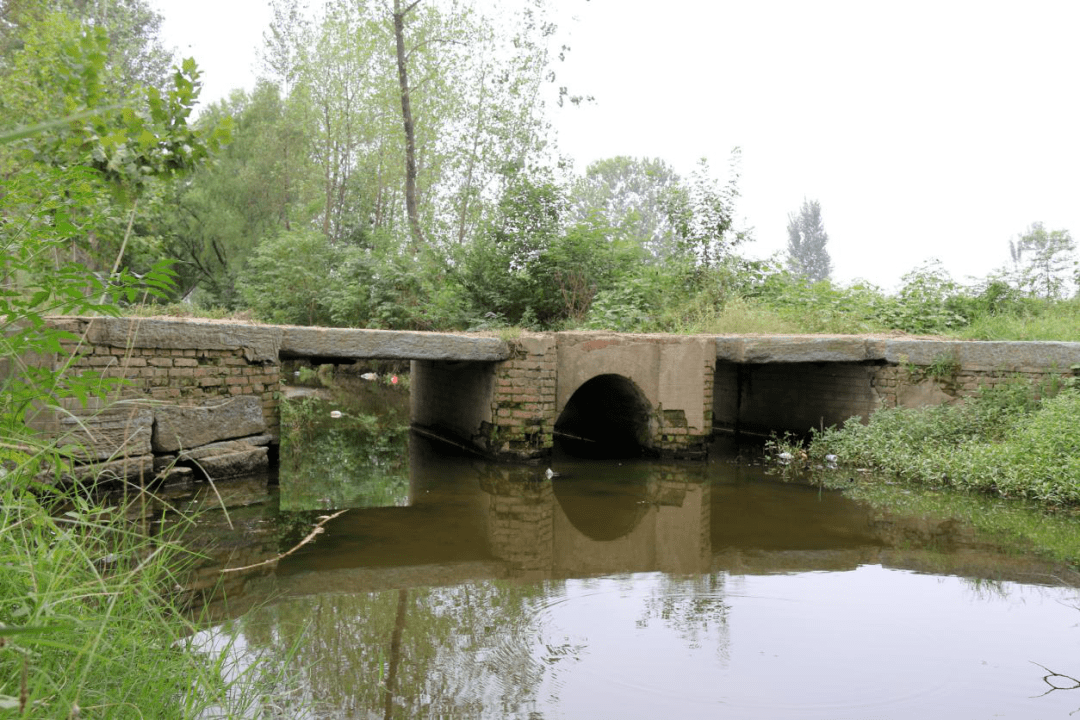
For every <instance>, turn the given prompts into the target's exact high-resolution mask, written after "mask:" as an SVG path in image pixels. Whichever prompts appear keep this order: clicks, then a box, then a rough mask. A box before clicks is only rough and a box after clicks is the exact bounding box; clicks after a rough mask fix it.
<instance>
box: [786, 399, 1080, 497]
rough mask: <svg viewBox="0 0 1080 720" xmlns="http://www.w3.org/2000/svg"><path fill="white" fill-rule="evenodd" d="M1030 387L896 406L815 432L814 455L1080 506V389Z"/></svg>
mask: <svg viewBox="0 0 1080 720" xmlns="http://www.w3.org/2000/svg"><path fill="white" fill-rule="evenodd" d="M1046 389H1047V388H1042V389H1039V388H1036V387H1035V386H1033V385H1032V384H1030V383H1028V382H1026V381H1020V380H1017V381H1016V382H1014V383H1009V384H1005V385H999V386H997V387H995V388H992V389H991V388H986V389H984V390H983V391H982V392H980V393H979V395H977V396H976V397H974V398H972V399H971V400H969V401H968V402H966V403H963V404H959V405H941V406H936V407H927V408H917V409H908V408H890V409H885V410H880V411H878V412H876V413H874V415H872V416H871V417H870V419H869V421H868V422H867V423H866V424H863V423H861V422H859V421H858V420H857V419H853V420H851V421H848V423H846V424H845V425H844V427H843V428H840V429H836V428H829V429H826V430H825V431H823V432H816V433H814V435H813V437H812V439H811V441H810V444H809V446H808V448H807V452H808V453H809V456H810V458H811V460H812V461H813V462H817V463H821V462H822V461H823V459H824V457H825V455H827V454H834V455H836V456H837V458H838V461H839V463H841V464H842V465H844V466H846V467H847V468H848V469H849V470H848V472H850V468H853V467H854V468H872V469H874V470H877V471H879V472H880V473H882V474H883V475H884V476H887V477H890V478H893V479H897V480H901V481H904V482H908V483H914V484H922V485H929V486H932V487H950V488H956V489H961V490H972V491H977V492H980V493H984V494H987V495H991V496H996V497H1002V498H1017V499H1024V500H1032V501H1035V502H1037V503H1039V504H1040V505H1042V506H1044V507H1049V508H1054V507H1077V506H1080V423H1077V422H1076V419H1077V418H1078V417H1080V391H1077V390H1075V389H1071V388H1065V389H1061V390H1060V392H1059V393H1058V394H1057V395H1055V396H1053V397H1042V396H1041V395H1040V393H1041V392H1043V391H1045V390H1046Z"/></svg>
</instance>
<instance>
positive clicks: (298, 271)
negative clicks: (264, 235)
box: [238, 230, 341, 325]
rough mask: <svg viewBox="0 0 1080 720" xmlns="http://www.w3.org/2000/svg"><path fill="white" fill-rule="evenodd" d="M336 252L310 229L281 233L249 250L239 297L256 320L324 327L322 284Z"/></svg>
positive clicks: (328, 281) (327, 315)
mask: <svg viewBox="0 0 1080 720" xmlns="http://www.w3.org/2000/svg"><path fill="white" fill-rule="evenodd" d="M340 260H341V252H340V250H339V249H338V248H335V247H333V246H332V245H330V242H329V241H328V240H327V238H326V236H325V235H323V234H322V233H319V232H315V231H313V230H298V231H293V232H284V233H281V234H280V235H278V236H276V237H273V238H268V239H267V240H265V241H264V242H263V243H262V244H261V245H259V247H258V248H256V250H255V254H254V256H253V257H252V258H251V260H250V261H249V263H248V267H247V268H246V269H245V271H244V273H243V275H242V276H241V278H240V280H239V282H238V290H239V293H240V296H241V297H242V298H243V299H244V301H245V302H246V303H247V305H248V306H249V307H250V308H251V309H252V310H254V311H255V313H256V314H257V315H258V316H259V317H260V318H262V319H264V320H266V321H268V322H275V323H284V324H287V325H320V324H321V325H329V324H331V321H332V317H331V312H330V308H329V306H328V304H327V293H326V290H327V288H328V287H330V286H332V284H333V282H334V280H335V278H334V274H333V270H332V269H333V268H336V267H338V265H339V264H340Z"/></svg>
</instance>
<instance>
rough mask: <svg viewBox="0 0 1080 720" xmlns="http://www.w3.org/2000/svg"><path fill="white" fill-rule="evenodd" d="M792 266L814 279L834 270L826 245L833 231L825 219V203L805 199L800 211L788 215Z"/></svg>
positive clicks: (814, 280)
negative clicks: (822, 208)
mask: <svg viewBox="0 0 1080 720" xmlns="http://www.w3.org/2000/svg"><path fill="white" fill-rule="evenodd" d="M787 229H788V257H787V263H788V268H790V270H791V272H792V273H793V274H795V275H797V276H799V277H803V278H806V279H807V280H809V281H810V282H818V281H820V280H827V279H828V277H829V275H830V273H831V272H832V261H831V260H830V259H829V251H828V250H826V249H825V245H827V244H828V242H829V234H828V233H827V232H825V223H824V222H823V221H822V219H821V204H820V203H819V202H818V201H817V200H814V201H812V202H809V201H807V200H803V204H802V208H801V209H800V210H799V212H798V213H797V214H796V213H791V214H790V215H788V228H787Z"/></svg>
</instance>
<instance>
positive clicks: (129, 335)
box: [50, 317, 282, 363]
mask: <svg viewBox="0 0 1080 720" xmlns="http://www.w3.org/2000/svg"><path fill="white" fill-rule="evenodd" d="M50 324H52V325H54V326H56V327H60V328H61V329H64V330H68V331H69V332H72V333H74V334H76V335H82V334H83V333H84V332H85V337H86V343H88V344H90V345H99V346H102V347H113V348H120V349H126V348H133V347H136V348H145V347H151V348H158V349H162V350H165V349H168V350H188V349H192V348H198V349H202V350H234V349H237V348H240V349H242V350H243V355H244V357H245V358H246V359H247V360H248V362H253V363H277V359H278V351H279V349H280V347H281V336H282V330H281V328H280V327H276V326H273V325H252V324H248V323H239V322H223V321H215V320H199V319H192V318H185V319H183V320H179V319H171V318H112V317H101V318H92V319H89V318H55V319H53V320H50Z"/></svg>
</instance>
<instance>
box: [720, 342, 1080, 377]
mask: <svg viewBox="0 0 1080 720" xmlns="http://www.w3.org/2000/svg"><path fill="white" fill-rule="evenodd" d="M716 357H717V359H718V360H722V361H727V362H735V363H754V364H765V363H800V362H840V363H863V362H881V363H889V364H894V365H898V364H904V363H910V364H912V365H920V366H928V365H932V364H933V363H934V362H936V361H939V360H941V359H943V358H944V359H950V360H955V361H956V362H957V363H959V364H960V365H962V366H963V367H964V368H966V369H971V370H998V371H1022V370H1026V369H1030V368H1041V369H1046V370H1050V369H1052V368H1055V367H1056V368H1058V369H1061V370H1064V369H1067V368H1069V367H1070V366H1072V365H1074V364H1076V363H1080V343H1066V342H1004V341H1003V342H983V341H969V340H914V339H909V338H902V339H901V338H877V337H862V336H855V335H851V336H845V335H830V336H819V335H770V336H722V337H717V338H716Z"/></svg>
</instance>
